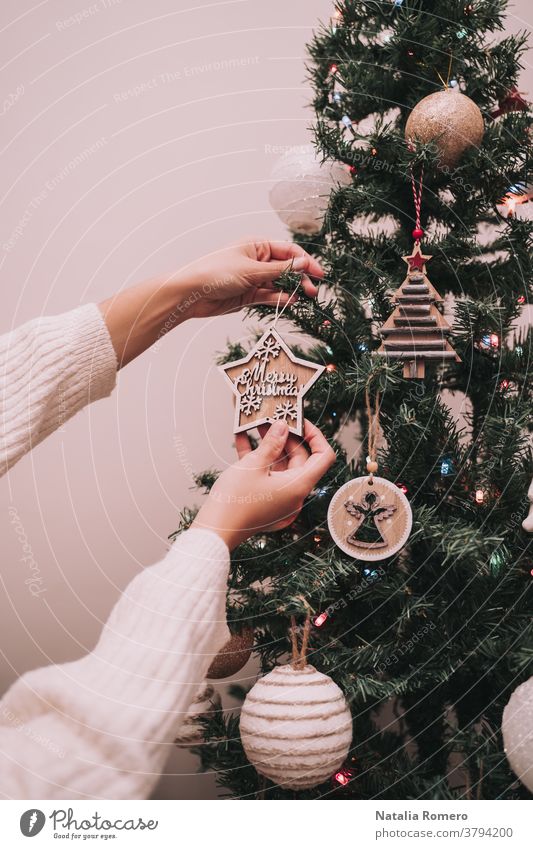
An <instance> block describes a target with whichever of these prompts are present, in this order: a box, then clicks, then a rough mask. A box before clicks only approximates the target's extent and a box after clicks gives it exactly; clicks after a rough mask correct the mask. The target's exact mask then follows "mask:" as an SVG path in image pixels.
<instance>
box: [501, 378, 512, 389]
mask: <svg viewBox="0 0 533 849" xmlns="http://www.w3.org/2000/svg"><path fill="white" fill-rule="evenodd" d="M509 386H510V383H509V381H508V380H507V379H506V380H502V382H501V383H500V389H501V390H502V391H504V392H505V390H506V389H509Z"/></svg>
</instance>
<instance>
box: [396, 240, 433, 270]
mask: <svg viewBox="0 0 533 849" xmlns="http://www.w3.org/2000/svg"><path fill="white" fill-rule="evenodd" d="M402 259H403V261H404V262H406V263H407V267H408V268H409V271H422V272H423V273H425V271H426V262H428V260H430V259H431V256H425V255H424V254H423V253H422V251H421V250H420V245H419V244H416V245H415V247H414V250H413V253H412V254H411V256H404V257H402Z"/></svg>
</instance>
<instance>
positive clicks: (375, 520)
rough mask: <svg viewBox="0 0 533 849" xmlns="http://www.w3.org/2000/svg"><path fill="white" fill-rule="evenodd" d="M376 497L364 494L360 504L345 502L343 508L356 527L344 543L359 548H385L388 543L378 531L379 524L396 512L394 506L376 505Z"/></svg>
mask: <svg viewBox="0 0 533 849" xmlns="http://www.w3.org/2000/svg"><path fill="white" fill-rule="evenodd" d="M378 498H379V497H378V496H377V495H376V493H375V492H365V494H364V496H363V503H362V504H355V503H354V502H353V501H350V500H348V501H345V502H344V507H345V508H346V510H347V511H348V513H349V514H350V516H355V519H356V526H355V528H354V529H353V531H352V532H351V533H350V535H349V536H348V537H347V538H346V542H348V543H349V544H350V545H357V546H359V547H360V548H385V547H386V546H387V545H388V543H387V540H386V539H384V537H383V534H382V533H381V530H380V527H379V526H380V523H381V522H383V520H384V519H390V517H391V516H392V515H393V514H394V513H395V512H396V507H395V505H394V504H384V505H383V506H382V507H378V506H377V505H376V501H378Z"/></svg>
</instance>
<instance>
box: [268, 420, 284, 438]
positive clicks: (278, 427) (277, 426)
mask: <svg viewBox="0 0 533 849" xmlns="http://www.w3.org/2000/svg"><path fill="white" fill-rule="evenodd" d="M286 430H287V423H286V422H274V424H273V425H272V427H271V428H270V433H271V434H272V436H285V432H286Z"/></svg>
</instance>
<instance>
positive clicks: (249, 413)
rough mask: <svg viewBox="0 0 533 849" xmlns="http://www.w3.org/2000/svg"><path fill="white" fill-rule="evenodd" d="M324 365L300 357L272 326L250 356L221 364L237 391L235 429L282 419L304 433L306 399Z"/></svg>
mask: <svg viewBox="0 0 533 849" xmlns="http://www.w3.org/2000/svg"><path fill="white" fill-rule="evenodd" d="M324 368H325V366H321V365H317V363H312V362H309V361H308V360H303V359H301V358H300V357H296V356H295V355H294V354H293V353H292V351H291V350H290V348H289V347H288V346H287V345H286V344H285V342H284V341H283V339H282V338H281V336H280V335H279V333H278V332H277V330H275V329H274V328H273V327H270V328H269V329H268V330H267V331H266V332H265V333H263V335H262V336H261V338H260V339H259V341H258V342H257V344H256V345H255V347H254V348H252V350H251V351H250V353H249V354H247V356H246V357H242V359H240V360H235V361H234V362H232V363H227V364H226V365H223V366H220V370H221V371H222V372H223V374H224V375H225V377H226V379H227V380H228V381H229V383H230V384H231V388H232V389H233V392H234V394H235V423H234V428H233V432H234V433H241V431H245V430H251V428H254V427H258V425H261V424H271V423H272V422H274V421H280V420H282V421H285V422H287V424H288V426H289V431H290V432H291V433H294V434H296V436H303V426H304V413H303V399H304V396H305V395H306V394H307V392H308V391H309V390H310V389H311V387H312V386H313V384H314V383H315V382H316V381H317V380H318V378H319V377H320V375H321V374H322V372H323V371H324Z"/></svg>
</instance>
